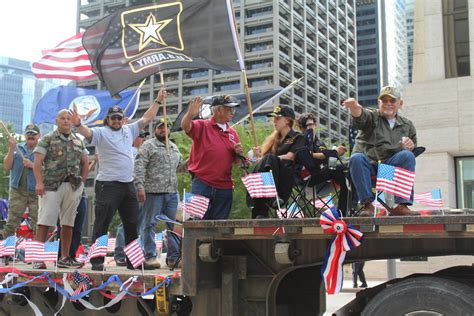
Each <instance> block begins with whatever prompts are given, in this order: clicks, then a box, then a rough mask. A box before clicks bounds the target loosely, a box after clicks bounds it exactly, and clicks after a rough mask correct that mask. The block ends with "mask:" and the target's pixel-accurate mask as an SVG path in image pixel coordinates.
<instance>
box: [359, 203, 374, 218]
mask: <svg viewBox="0 0 474 316" xmlns="http://www.w3.org/2000/svg"><path fill="white" fill-rule="evenodd" d="M374 211H375V208H374V206H373V205H372V201H370V200H368V201H366V202H365V203H364V209H363V210H362V212H360V214H359V216H363V217H373V216H374Z"/></svg>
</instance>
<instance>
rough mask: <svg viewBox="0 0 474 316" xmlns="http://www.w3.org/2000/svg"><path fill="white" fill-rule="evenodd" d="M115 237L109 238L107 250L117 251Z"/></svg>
mask: <svg viewBox="0 0 474 316" xmlns="http://www.w3.org/2000/svg"><path fill="white" fill-rule="evenodd" d="M115 241H116V238H115V237H109V240H108V242H107V252H114V251H115Z"/></svg>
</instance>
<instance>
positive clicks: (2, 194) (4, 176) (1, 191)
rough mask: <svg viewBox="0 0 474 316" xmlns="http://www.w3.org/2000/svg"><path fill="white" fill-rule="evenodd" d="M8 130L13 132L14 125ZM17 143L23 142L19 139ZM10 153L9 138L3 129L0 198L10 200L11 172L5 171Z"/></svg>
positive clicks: (0, 157) (0, 140) (0, 137)
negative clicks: (4, 165) (5, 164)
mask: <svg viewBox="0 0 474 316" xmlns="http://www.w3.org/2000/svg"><path fill="white" fill-rule="evenodd" d="M7 128H8V130H10V131H12V130H13V125H12V124H8V125H7ZM16 141H17V143H19V142H20V141H21V140H20V138H19V137H17V140H16ZM7 152H8V137H7V136H6V135H5V132H4V131H3V129H1V136H0V161H1V164H2V167H0V198H3V199H8V191H9V189H10V172H9V171H5V169H4V168H3V159H4V158H5V156H6V155H7Z"/></svg>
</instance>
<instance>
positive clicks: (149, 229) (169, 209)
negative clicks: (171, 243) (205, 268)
mask: <svg viewBox="0 0 474 316" xmlns="http://www.w3.org/2000/svg"><path fill="white" fill-rule="evenodd" d="M178 199H179V198H178V193H147V194H146V200H145V202H144V203H143V207H142V208H141V210H140V211H139V213H138V223H139V224H140V226H139V231H140V236H141V239H142V242H143V249H144V250H145V258H146V259H150V258H155V257H156V256H157V253H156V244H155V226H156V223H157V221H158V216H159V215H160V214H164V215H166V216H167V217H169V218H170V219H172V220H175V219H176V210H177V209H178ZM166 227H167V229H168V230H172V229H173V224H171V223H166ZM178 251H179V249H178ZM175 252H176V248H175V247H174V248H173V247H171V249H170V248H168V253H167V257H168V258H170V257H174V256H179V253H175Z"/></svg>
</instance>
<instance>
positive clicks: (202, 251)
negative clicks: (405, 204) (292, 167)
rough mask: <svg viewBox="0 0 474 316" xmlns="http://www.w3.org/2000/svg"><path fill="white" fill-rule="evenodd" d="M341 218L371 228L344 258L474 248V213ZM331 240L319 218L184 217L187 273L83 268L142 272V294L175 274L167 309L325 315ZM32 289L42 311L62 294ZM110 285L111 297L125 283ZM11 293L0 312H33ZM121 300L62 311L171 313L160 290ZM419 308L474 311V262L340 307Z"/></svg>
mask: <svg viewBox="0 0 474 316" xmlns="http://www.w3.org/2000/svg"><path fill="white" fill-rule="evenodd" d="M344 221H345V222H346V223H348V224H352V225H354V226H355V227H356V228H358V229H359V230H360V231H362V232H363V233H364V240H363V242H362V245H361V246H360V247H358V248H356V249H354V250H351V251H349V252H347V254H346V259H345V263H351V262H356V261H367V260H379V259H392V258H401V257H411V256H448V255H473V253H474V211H473V210H446V211H442V212H438V214H437V213H436V212H435V213H434V215H431V216H416V217H376V218H361V217H353V218H344ZM333 238H334V235H330V234H326V233H325V232H324V231H323V229H322V228H321V226H320V225H319V219H317V218H303V219H284V220H280V219H260V220H227V221H188V222H186V223H185V224H184V238H183V244H182V252H183V269H182V270H181V271H169V270H166V269H160V270H152V271H145V274H144V276H142V273H141V271H139V270H135V271H129V270H126V269H124V268H108V269H107V271H106V274H104V275H103V274H102V273H100V272H97V271H91V270H89V269H87V268H86V269H81V272H84V273H86V274H88V275H91V276H92V277H93V279H94V284H95V285H96V284H100V282H102V281H103V280H106V279H107V277H108V276H109V275H113V274H116V275H118V276H119V277H120V279H121V280H122V281H124V280H125V279H127V278H129V277H131V276H137V277H138V278H137V283H136V284H134V285H133V287H131V290H132V289H133V290H134V291H136V292H137V293H140V292H143V289H144V288H146V289H149V288H151V287H153V286H154V284H155V279H156V276H161V277H170V278H171V277H172V278H173V280H172V282H171V283H170V285H169V286H168V287H167V293H166V297H167V299H168V303H169V305H168V308H167V314H170V315H223V316H224V315H226V316H227V315H272V316H273V315H322V314H323V313H324V312H325V310H326V301H325V300H326V293H325V288H324V283H323V281H322V278H321V266H322V264H323V261H324V257H325V254H326V250H327V248H328V246H329V244H330V243H331V242H332V239H333ZM15 267H16V268H18V269H21V271H23V272H25V273H27V274H31V275H35V273H36V275H37V274H39V273H41V272H42V271H38V270H36V271H35V270H32V269H31V268H30V267H28V266H25V265H23V266H20V265H16V266H15ZM2 269H3V270H1V271H3V272H1V273H0V274H3V275H5V271H4V270H5V269H6V268H2ZM109 270H110V271H109ZM49 272H50V273H51V274H52V275H53V276H54V277H56V278H62V274H63V273H64V272H71V270H68V271H64V270H61V269H60V270H59V271H58V272H57V273H56V272H55V271H49ZM176 272H180V273H178V274H177V273H176ZM17 281H18V282H19V281H21V278H20V279H18V280H17ZM30 284H31V283H30ZM48 287H49V290H48V291H45V289H46V288H48ZM28 288H29V289H30V290H29V292H30V293H29V294H30V298H31V300H32V301H33V302H35V304H36V305H37V306H38V307H39V308H40V309H41V311H42V312H43V314H44V315H50V314H54V311H57V310H58V309H59V307H60V304H61V299H60V296H58V299H52V300H51V299H50V298H48V297H49V296H52V297H55V296H56V295H54V294H53V293H54V289H51V288H50V285H49V284H48V283H46V282H44V283H41V282H39V283H36V284H31V285H29V286H28ZM104 290H105V291H108V293H111V294H114V293H116V292H117V291H118V288H117V287H113V286H110V287H109V288H106V289H104ZM45 293H47V294H45ZM12 298H13V297H12V296H11V295H9V294H6V295H4V296H3V297H2V300H1V301H0V314H2V313H5V314H7V315H11V314H13V313H17V312H21V313H25V315H32V311H31V309H30V307H29V306H27V305H24V302H22V303H23V305H24V306H22V305H21V304H19V303H17V302H15V301H14V300H12ZM158 298H159V299H160V297H158ZM17 301H18V299H17ZM19 301H21V300H19ZM89 301H90V302H93V303H94V304H95V306H102V305H104V304H105V303H106V302H107V299H106V298H104V296H103V293H102V294H101V293H96V292H92V293H91V295H90V297H89ZM440 302H442V303H440ZM117 305H119V304H116V305H113V306H111V307H110V308H108V309H107V310H101V311H91V310H85V309H84V307H83V306H82V305H81V304H80V303H78V302H75V303H72V302H69V301H68V302H67V303H66V304H65V306H64V308H63V309H62V311H61V314H62V315H85V314H86V313H87V314H88V315H109V314H110V315H125V314H127V313H133V314H134V315H163V314H166V313H159V309H157V307H156V304H155V298H153V297H146V298H140V299H137V298H128V299H124V300H123V301H121V304H120V306H117ZM81 308H82V309H81ZM161 310H162V309H161ZM420 311H423V312H426V311H429V312H431V313H438V314H442V315H472V314H474V268H473V266H472V265H471V266H452V267H450V268H449V269H445V270H443V271H439V272H436V273H433V274H419V273H418V274H417V273H416V271H414V274H413V275H410V276H408V277H405V278H403V279H395V280H391V281H388V282H386V283H383V284H381V285H379V286H377V287H374V288H369V289H367V290H363V291H360V292H358V294H357V296H356V298H355V300H354V301H352V302H350V303H349V304H347V305H346V306H344V307H343V308H341V309H340V310H339V311H338V312H337V313H336V314H337V315H360V314H362V315H405V314H408V313H410V312H420Z"/></svg>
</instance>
